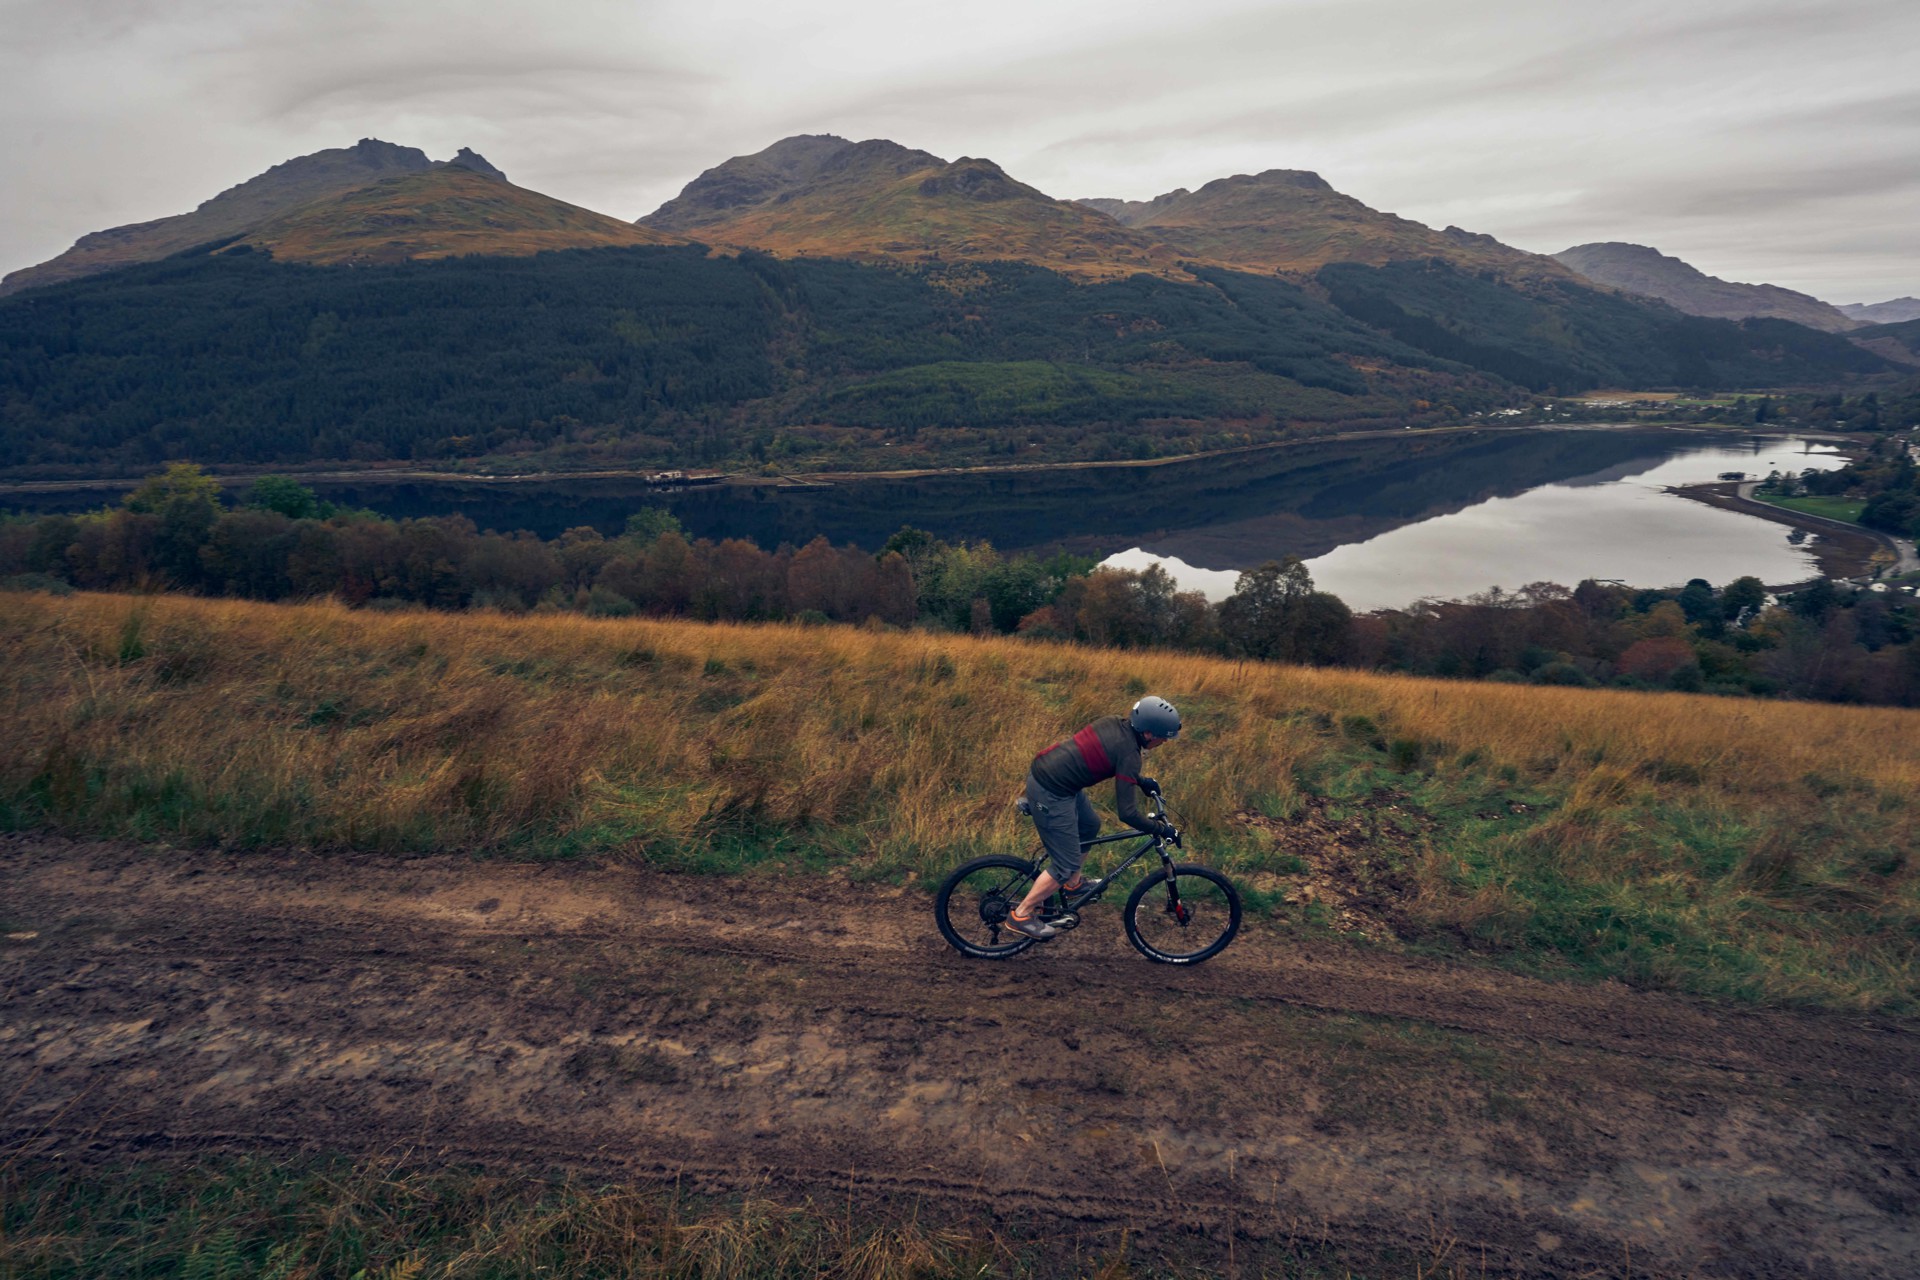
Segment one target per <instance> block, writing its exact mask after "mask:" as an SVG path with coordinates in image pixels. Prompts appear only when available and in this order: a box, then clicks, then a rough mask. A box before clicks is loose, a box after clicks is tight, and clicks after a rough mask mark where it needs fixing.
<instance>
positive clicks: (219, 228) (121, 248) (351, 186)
mask: <svg viewBox="0 0 1920 1280" xmlns="http://www.w3.org/2000/svg"><path fill="white" fill-rule="evenodd" d="M446 163H447V164H448V165H454V166H458V167H460V168H464V169H470V170H472V171H473V172H475V173H484V174H487V175H488V176H490V177H493V178H496V179H499V180H501V181H505V175H504V174H502V173H501V172H500V171H499V170H498V169H495V168H494V167H493V166H492V165H490V164H488V163H487V162H486V161H485V160H484V159H482V158H481V157H479V156H478V155H475V154H474V153H473V152H472V151H469V150H467V149H466V148H464V147H463V148H462V149H461V151H460V154H459V155H457V156H455V157H454V158H453V159H452V160H450V161H448V162H446ZM443 167H445V166H442V165H437V164H435V162H434V161H432V160H430V159H428V158H427V153H426V152H424V151H422V150H420V149H419V148H418V147H403V146H400V145H399V144H397V143H392V142H383V141H382V140H380V139H379V138H362V139H360V140H359V141H358V142H356V143H354V144H353V145H352V146H351V147H329V148H327V149H326V150H323V151H315V152H313V153H312V154H310V155H304V156H295V157H294V158H293V159H291V160H284V161H282V162H280V163H279V164H276V165H274V166H273V167H272V168H270V169H268V170H267V171H266V172H265V173H262V174H259V175H257V176H255V177H252V178H249V179H247V180H246V181H245V182H242V183H239V184H238V185H236V186H232V187H229V188H227V189H226V190H225V191H222V192H221V193H220V194H219V195H216V196H214V197H213V198H212V199H210V200H207V201H204V202H202V203H201V204H200V206H199V207H198V208H196V209H194V210H193V211H192V212H191V213H183V214H178V215H176V216H174V217H171V218H158V219H155V220H154V221H152V222H136V223H132V224H130V225H127V226H124V227H111V228H109V229H107V230H105V231H94V232H90V233H88V234H87V235H84V236H81V237H80V239H79V240H77V241H75V242H74V246H73V248H71V249H69V250H67V251H66V252H65V253H63V254H61V255H60V256H59V257H57V258H54V259H52V260H50V261H47V262H43V263H40V264H39V265H38V266H32V267H27V268H24V269H23V270H20V271H16V272H14V273H13V274H11V275H9V276H8V277H7V278H6V279H5V280H4V281H0V294H6V293H14V292H16V291H18V290H20V289H30V288H32V287H34V286H35V285H43V284H54V283H57V282H58V281H61V280H75V279H79V278H80V277H82V276H90V275H95V274H98V273H99V272H102V271H111V270H113V269H114V268H116V267H124V266H128V265H131V264H132V263H136V262H155V261H158V260H159V259H161V258H165V257H168V256H170V255H172V254H176V253H180V252H183V251H184V250H187V249H191V248H194V247H196V246H198V245H203V244H208V243H211V242H213V241H216V240H228V239H233V238H235V237H238V236H241V235H245V234H247V233H248V232H250V231H252V230H253V229H255V228H257V227H259V226H261V225H262V224H263V223H266V222H269V221H271V220H273V219H275V218H278V217H281V216H283V215H285V214H288V213H291V212H293V211H294V210H296V209H299V208H301V207H302V206H304V205H307V204H310V203H312V202H313V201H316V200H324V199H326V198H328V197H330V196H337V195H341V194H343V193H345V192H349V191H358V190H360V189H361V188H364V187H370V186H372V185H374V184H375V183H378V182H382V181H384V180H386V179H388V178H397V177H405V176H408V175H410V174H418V173H426V172H429V171H432V170H435V169H438V168H443Z"/></svg>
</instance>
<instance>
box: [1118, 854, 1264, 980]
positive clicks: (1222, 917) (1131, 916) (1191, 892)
mask: <svg viewBox="0 0 1920 1280" xmlns="http://www.w3.org/2000/svg"><path fill="white" fill-rule="evenodd" d="M1127 924H1128V929H1129V932H1130V934H1131V935H1132V937H1133V940H1134V943H1135V945H1136V946H1138V947H1139V948H1140V949H1141V950H1142V951H1144V952H1145V953H1146V954H1147V955H1149V956H1150V957H1152V958H1154V959H1156V960H1171V961H1174V962H1185V961H1192V960H1195V959H1204V958H1205V957H1206V956H1207V955H1210V954H1212V953H1213V952H1214V951H1216V950H1218V949H1219V948H1220V947H1222V946H1225V945H1226V943H1227V942H1228V941H1229V940H1230V939H1231V938H1232V936H1233V934H1234V932H1235V931H1236V930H1237V929H1238V928H1239V901H1238V896H1237V895H1236V894H1235V893H1234V892H1233V888H1232V886H1231V885H1230V884H1228V883H1227V882H1226V881H1225V879H1224V878H1218V879H1216V878H1215V877H1214V876H1212V875H1209V874H1205V873H1204V872H1203V871H1202V870H1200V869H1198V868H1188V867H1183V868H1181V869H1180V870H1179V871H1178V872H1177V873H1176V874H1175V876H1174V877H1173V878H1172V879H1171V880H1170V881H1169V880H1165V879H1162V880H1161V881H1160V883H1158V884H1155V885H1153V886H1152V887H1151V888H1149V889H1147V890H1146V891H1145V892H1142V893H1140V894H1138V895H1137V896H1136V897H1135V898H1134V899H1133V900H1132V901H1131V902H1130V903H1129V908H1128V920H1127Z"/></svg>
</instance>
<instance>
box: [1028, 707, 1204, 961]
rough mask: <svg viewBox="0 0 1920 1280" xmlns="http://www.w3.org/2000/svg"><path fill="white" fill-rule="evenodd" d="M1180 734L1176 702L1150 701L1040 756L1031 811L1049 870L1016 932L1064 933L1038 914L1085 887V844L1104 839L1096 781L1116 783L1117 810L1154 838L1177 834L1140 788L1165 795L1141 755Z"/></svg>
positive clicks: (1031, 780) (1032, 773) (1032, 775)
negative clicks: (1059, 895)
mask: <svg viewBox="0 0 1920 1280" xmlns="http://www.w3.org/2000/svg"><path fill="white" fill-rule="evenodd" d="M1179 732H1180V713H1179V712H1178V711H1175V710H1174V709H1173V704H1172V703H1171V702H1168V701H1167V700H1166V699H1165V698H1156V697H1152V696H1148V697H1145V698H1142V699H1140V701H1138V702H1136V703H1134V704H1133V710H1132V711H1131V712H1129V713H1128V714H1127V716H1126V717H1125V718H1122V717H1120V716H1102V717H1100V718H1099V719H1098V720H1095V721H1094V722H1093V723H1092V724H1090V725H1088V726H1087V727H1086V728H1084V729H1082V730H1080V732H1078V733H1076V734H1074V735H1073V736H1072V737H1071V738H1067V739H1064V740H1062V741H1060V742H1056V743H1054V744H1053V745H1052V746H1050V747H1048V748H1047V749H1046V750H1045V751H1042V752H1041V753H1040V754H1039V755H1037V756H1035V757H1034V758H1033V767H1032V768H1031V769H1029V770H1028V771H1027V807H1028V809H1029V811H1030V812H1031V813H1032V814H1033V825H1034V826H1035V827H1037V828H1038V829H1039V831H1040V843H1041V844H1042V845H1044V846H1045V847H1046V850H1047V862H1048V865H1047V869H1046V870H1045V871H1042V872H1041V873H1040V876H1039V878H1038V879H1036V880H1035V881H1034V882H1033V888H1032V889H1031V890H1029V891H1028V893H1027V896H1026V897H1025V898H1023V899H1021V902H1020V905H1019V906H1018V907H1015V908H1014V910H1013V914H1012V915H1011V916H1009V917H1008V918H1007V927H1008V928H1009V929H1012V930H1013V931H1014V932H1015V933H1023V934H1025V935H1026V936H1027V937H1029V938H1036V939H1039V940H1040V941H1043V942H1044V941H1045V940H1046V939H1048V938H1051V937H1053V936H1054V935H1055V934H1057V933H1058V932H1060V931H1059V930H1058V929H1056V928H1054V927H1053V926H1052V925H1050V924H1048V923H1047V922H1046V921H1044V920H1041V919H1040V918H1038V917H1037V916H1035V915H1034V910H1035V909H1036V908H1037V907H1039V905H1040V904H1041V903H1043V902H1045V901H1046V900H1047V895H1049V894H1051V893H1052V892H1053V891H1054V890H1055V889H1064V890H1065V891H1066V892H1067V893H1069V894H1072V893H1076V892H1078V891H1079V890H1080V889H1081V888H1082V887H1083V885H1084V884H1085V881H1084V879H1083V878H1082V876H1081V875H1080V860H1081V858H1082V857H1084V856H1085V849H1084V847H1083V846H1084V845H1085V843H1086V842H1087V841H1089V840H1091V839H1093V838H1094V837H1095V836H1097V835H1099V834H1100V816H1099V815H1098V814H1096V813H1095V812H1094V811H1093V803H1092V802H1091V801H1090V800H1088V799H1087V788H1088V787H1091V786H1093V785H1094V784H1095V783H1098V782H1105V781H1106V780H1107V779H1108V778H1112V779H1113V807H1114V809H1115V810H1116V811H1117V812H1118V813H1119V815H1120V821H1122V822H1124V823H1126V824H1127V825H1128V826H1130V827H1132V828H1133V829H1134V830H1136V831H1142V832H1145V833H1146V834H1148V835H1152V836H1162V837H1166V838H1168V839H1173V838H1176V837H1178V835H1179V834H1180V833H1179V832H1178V831H1175V830H1174V828H1173V824H1172V823H1169V822H1162V821H1160V820H1159V819H1157V818H1149V817H1146V816H1145V815H1143V814H1142V813H1141V812H1140V810H1139V807H1138V806H1137V805H1136V804H1135V803H1134V797H1133V793H1134V791H1135V789H1136V788H1137V789H1139V790H1142V791H1145V792H1146V793H1147V794H1149V795H1157V794H1158V793H1159V790H1160V787H1159V784H1158V783H1156V782H1155V781H1154V780H1153V779H1152V778H1146V777H1142V776H1141V774H1140V757H1141V753H1142V752H1144V751H1151V750H1153V749H1154V748H1155V747H1157V746H1159V745H1160V744H1161V743H1163V742H1166V741H1168V740H1169V739H1171V738H1173V737H1175V736H1176V735H1178V734H1179Z"/></svg>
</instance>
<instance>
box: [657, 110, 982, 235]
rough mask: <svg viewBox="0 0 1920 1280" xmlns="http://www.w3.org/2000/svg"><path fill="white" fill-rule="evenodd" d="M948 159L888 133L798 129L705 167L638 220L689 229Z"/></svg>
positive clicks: (722, 221) (941, 163) (925, 166)
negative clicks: (863, 136)
mask: <svg viewBox="0 0 1920 1280" xmlns="http://www.w3.org/2000/svg"><path fill="white" fill-rule="evenodd" d="M944 164H946V161H944V160H942V159H941V158H940V157H939V156H936V155H932V154H929V153H928V152H925V151H915V150H913V149H912V148H910V147H903V146H901V145H900V144H899V143H897V142H892V141H889V140H888V139H886V138H869V139H867V140H866V141H864V142H849V141H847V140H846V139H845V138H842V137H837V136H836V135H834V134H831V133H802V134H795V135H794V136H793V137H791V138H782V139H780V141H778V142H776V143H774V144H773V145H772V146H770V147H767V148H765V149H763V150H760V151H756V152H754V153H753V154H752V155H745V156H734V157H733V158H732V159H730V160H727V161H725V162H724V163H721V164H717V165H715V166H714V167H713V168H711V169H708V170H706V171H705V172H704V173H702V174H701V175H700V176H699V177H697V178H695V179H694V180H693V181H692V182H689V183H688V184H687V185H686V186H685V187H684V188H682V189H681V191H680V194H679V195H677V196H675V197H674V198H673V199H671V200H669V201H667V202H666V203H665V204H663V205H661V206H660V207H659V208H658V209H655V210H654V211H653V212H652V213H650V214H648V215H647V216H646V217H644V218H641V219H640V222H641V223H643V224H644V225H646V226H650V227H658V228H661V229H662V230H667V231H681V232H691V231H694V230H696V229H698V228H701V227H711V226H717V225H719V224H721V223H725V222H728V221H731V220H732V219H734V218H737V217H739V216H740V215H741V214H743V213H745V212H747V211H749V210H753V209H759V208H763V207H765V206H768V205H771V204H775V203H786V202H789V201H791V200H793V199H795V198H797V197H799V196H802V195H804V194H807V193H809V192H812V191H815V190H818V189H821V188H827V187H833V186H838V185H844V184H848V183H855V184H857V183H861V182H867V181H872V180H876V179H884V178H887V177H895V178H897V177H903V176H905V175H906V174H909V173H917V172H919V171H921V170H923V169H931V168H935V167H938V166H941V165H944Z"/></svg>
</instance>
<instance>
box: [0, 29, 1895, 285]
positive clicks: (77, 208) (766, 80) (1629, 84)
mask: <svg viewBox="0 0 1920 1280" xmlns="http://www.w3.org/2000/svg"><path fill="white" fill-rule="evenodd" d="M0 33H3V34H0V107H3V108H4V111H3V114H0V165H3V166H4V173H5V176H6V180H5V182H4V183H0V272H4V271H10V270H13V269H14V268H17V267H22V266H26V265H29V264H31V263H34V262H39V261H42V260H44V259H46V258H49V257H52V256H53V255H54V254H56V253H59V252H60V251H61V250H63V249H65V248H66V247H67V246H68V245H70V244H71V243H72V242H73V240H74V239H75V238H76V237H77V236H79V235H81V234H83V233H85V232H88V231H95V230H99V229H101V228H104V227H108V226H114V225H118V224H121V223H127V222H136V221H142V220H145V219H149V218H156V217H161V216H164V215H167V214H173V213H181V212H184V211H186V210H188V209H191V208H192V207H193V206H194V205H196V204H198V203H199V202H200V201H202V200H204V199H206V198H207V197H209V196H211V195H213V194H215V193H216V192H218V191H220V190H221V189H223V188H225V187H228V186H231V185H233V184H234V183H236V182H240V181H242V180H244V179H246V178H248V177H251V176H253V175H254V174H256V173H259V172H260V171H261V170H263V169H265V168H267V167H268V166H270V165H272V164H275V163H278V162H279V161H281V160H285V159H287V158H289V157H291V156H295V155H300V154H304V153H306V152H310V151H315V150H319V149H320V148H322V147H332V146H346V145H350V144H351V143H353V142H354V141H355V140H356V139H359V138H361V137H367V136H371V137H378V138H383V139H386V140H387V141H390V142H397V143H403V144H407V145H411V146H417V147H421V148H424V149H425V150H426V151H427V152H428V154H430V155H432V156H433V157H434V158H436V159H443V158H445V157H447V156H449V155H451V154H452V153H453V152H454V151H455V150H456V149H458V148H459V147H461V146H471V147H473V148H474V149H475V150H476V151H479V152H481V153H482V154H484V155H485V156H486V157H487V158H488V159H489V160H491V161H493V162H494V163H495V164H497V165H499V166H500V167H501V168H502V169H504V170H505V171H506V172H507V174H508V176H509V177H510V178H512V179H513V180H514V181H515V182H517V183H519V184H521V185H522V186H527V187H532V188H535V189H537V190H540V191H544V192H546V193H548V194H550V195H554V196H558V197H560V198H561V199H564V200H569V201H572V202H574V203H576V204H582V205H586V206H588V207H589V208H593V209H598V210H600V211H602V212H604V213H609V214H613V215H616V216H618V217H622V218H634V217H638V216H640V215H642V214H645V213H648V212H650V211H651V210H652V209H654V208H655V207H656V206H657V205H659V204H660V203H661V202H662V201H663V200H665V199H667V198H668V197H670V196H672V195H674V194H675V193H676V192H678V190H679V189H680V187H681V186H682V185H684V184H685V183H686V182H687V181H688V180H689V179H691V178H692V177H694V176H695V175H696V174H698V173H699V172H700V170H702V169H704V168H706V167H708V166H710V165H713V164H717V163H718V162H720V161H721V160H724V159H725V158H726V157H728V156H731V155H736V154H741V153H745V152H751V151H757V150H759V149H760V148H762V147H764V146H766V145H767V144H768V143H771V142H773V141H775V140H776V139H778V138H781V137H785V136H787V135H789V134H794V133H837V134H841V135H844V136H846V137H849V138H856V139H857V138H868V137H886V138H892V139H894V140H895V141H897V142H901V143H905V144H907V145H909V146H915V147H921V148H924V149H926V150H928V151H932V152H935V153H937V154H940V155H943V156H946V157H948V158H954V157H958V156H962V155H976V156H988V157H991V158H992V159H994V160H997V161H999V162H1000V163H1001V164H1002V165H1004V166H1005V167H1006V168H1007V169H1008V171H1009V172H1011V173H1012V174H1014V176H1016V177H1018V178H1021V179H1022V180H1024V181H1027V182H1030V183H1032V184H1033V185H1035V186H1037V187H1039V188H1041V189H1042V190H1044V191H1047V192H1048V193H1050V194H1053V195H1056V196H1064V197H1077V196H1122V197H1127V198H1132V199H1143V198H1147V197H1150V196H1153V195H1157V194H1159V193H1160V192H1162V191H1166V190H1169V189H1171V188H1173V187H1179V186H1185V187H1197V186H1199V185H1200V184H1201V183H1203V182H1206V181H1207V180H1209V179H1211V178H1216V177H1221V176H1224V175H1227V174H1231V173H1244V172H1257V171H1259V170H1261V169H1269V168H1291V169H1314V170H1317V171H1318V172H1319V173H1321V174H1322V175H1323V176H1324V177H1325V178H1327V180H1328V181H1330V182H1331V183H1333V185H1334V186H1335V187H1337V188H1339V189H1340V190H1342V191H1345V192H1347V193H1349V194H1351V195H1354V196H1357V197H1358V198H1360V199H1361V200H1364V201H1365V202H1367V203H1368V204H1370V205H1373V206H1374V207H1375V208H1379V209H1387V210H1391V211H1393V212H1395V213H1399V214H1402V215H1404V216H1407V217H1411V218H1417V219H1419V220H1420V221H1422V222H1426V223H1430V224H1432V225H1433V226H1436V227H1439V226H1445V225H1447V224H1448V223H1455V224H1458V225H1460V226H1463V227H1466V228H1468V229H1469V230H1473V231H1482V232H1488V233H1490V234H1492V235H1495V236H1498V237H1499V238H1500V239H1502V240H1505V241H1507V242H1508V243H1510V244H1514V245H1518V246H1520V247H1521V248H1525V249H1532V250H1535V251H1539V252H1545V253H1551V252H1554V251H1556V250H1559V249H1563V248H1566V247H1567V246H1569V245H1572V244H1578V243H1583V242H1586V241H1591V240H1629V241H1634V242H1637V243H1641V244H1651V245H1654V246H1657V247H1658V248H1660V249H1661V250H1662V251H1664V252H1667V253H1671V254H1675V255H1677V256H1679V257H1682V258H1685V259H1687V260H1688V261H1689V262H1692V263H1693V264H1694V265H1695V266H1698V267H1699V268H1701V269H1702V270H1704V271H1707V272H1709V273H1711V274H1714V275H1719V276H1723V277H1725V278H1727V279H1731V280H1741V281H1750V282H1759V281H1767V282H1771V283H1774V284H1780V285H1785V286H1787V287H1789V288H1794V289H1800V290H1804V291H1806V292H1808V293H1813V294H1815V295H1817V296H1819V297H1822V298H1825V299H1827V300H1829V301H1833V302H1870V301H1879V300H1882V299H1885V298H1890V297H1895V296H1898V295H1901V294H1912V295H1915V296H1920V216H1916V215H1920V70H1916V68H1917V67H1920V56H1917V55H1920V0H1828V2H1827V3H1805V2H1804V0H1775V2H1768V0H1657V2H1643V0H1610V2H1609V3H1606V4H1598V3H1593V0H1577V2H1573V3H1569V2H1566V0H1468V2H1460V0H1328V2H1325V3H1309V2H1306V0H1265V2H1263V3H1249V2H1247V0H1185V2H1184V3H1182V4H1168V3H1166V0H1152V2H1151V3H1146V2H1141V0H1097V2H1095V0H1085V2H1083V0H970V2H969V3H964V4H956V3H953V2H952V0H942V2H941V3H925V2H922V0H887V2H886V3H877V2H873V0H824V2H823V0H797V2H796V0H783V2H779V3H774V2H770V0H752V2H749V0H694V2H683V0H661V2H655V3H644V2H642V3H636V2H634V0H542V2H541V3H539V4H533V3H521V2H515V3H508V2H505V0H468V2H466V3H454V2H452V0H398V3H395V2H394V0H381V2H379V3H365V2H363V0H323V2H318V3H303V2H299V0H283V2H281V3H246V2H242V0H0Z"/></svg>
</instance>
